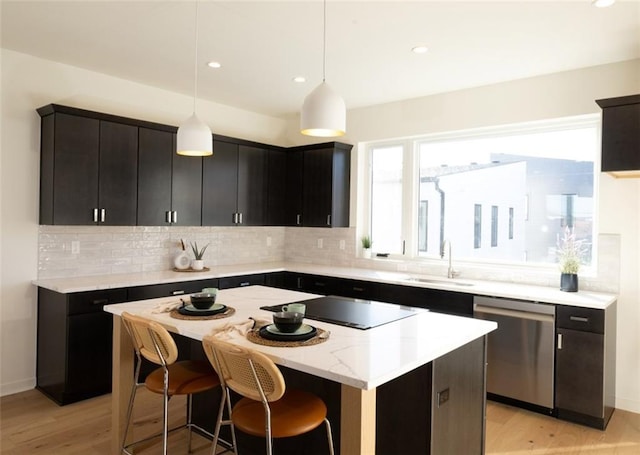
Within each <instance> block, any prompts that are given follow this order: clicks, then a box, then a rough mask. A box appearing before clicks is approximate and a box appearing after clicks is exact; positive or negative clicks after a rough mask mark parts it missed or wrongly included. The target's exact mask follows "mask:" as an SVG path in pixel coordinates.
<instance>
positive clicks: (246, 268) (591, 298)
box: [33, 262, 617, 310]
mask: <svg viewBox="0 0 640 455" xmlns="http://www.w3.org/2000/svg"><path fill="white" fill-rule="evenodd" d="M284 271H287V272H294V273H306V274H312V275H323V276H329V277H336V278H344V279H356V280H364V281H373V282H379V283H387V284H396V285H398V284H399V285H402V286H414V287H423V288H430V289H441V290H445V291H455V292H463V293H468V294H474V295H485V296H491V297H503V298H508V299H519V300H529V301H535V302H543V303H551V304H559V305H571V306H578V307H584V308H592V309H599V310H602V309H605V308H607V307H608V306H609V305H611V304H612V303H613V302H615V301H616V299H617V296H615V295H613V294H606V293H600V292H590V291H580V292H562V291H560V290H559V289H556V288H551V287H545V286H534V285H526V284H517V283H505V282H499V281H488V280H466V279H447V278H443V277H434V276H426V275H420V274H408V273H403V272H392V271H383V270H374V269H365V268H355V267H338V266H327V265H317V264H301V263H292V262H271V263H253V264H240V265H226V266H217V267H213V268H212V269H211V270H209V271H205V272H199V273H183V272H175V271H172V270H166V271H160V272H142V273H130V274H113V275H94V276H83V277H71V278H48V279H42V280H34V281H33V284H34V285H36V286H39V287H43V288H47V289H50V290H52V291H56V292H60V293H63V294H69V293H73V292H85V291H95V290H100V289H114V288H125V287H132V286H146V285H153V284H162V283H175V282H181V281H191V280H203V279H209V278H224V277H230V276H238V275H251V274H259V273H274V272H284ZM415 278H422V279H423V280H424V281H419V280H416V279H415Z"/></svg>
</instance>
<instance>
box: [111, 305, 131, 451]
mask: <svg viewBox="0 0 640 455" xmlns="http://www.w3.org/2000/svg"><path fill="white" fill-rule="evenodd" d="M133 369H134V351H133V344H132V343H131V338H130V337H129V334H128V333H127V329H126V328H125V327H124V325H123V323H122V318H121V317H120V316H117V315H115V314H114V315H113V370H112V386H111V409H112V415H111V453H120V452H121V451H122V438H123V437H124V429H125V425H126V418H127V409H128V407H129V397H130V396H131V388H132V387H133V382H134V381H133ZM133 433H134V430H133V428H132V429H131V430H130V431H129V433H128V434H127V442H131V441H133Z"/></svg>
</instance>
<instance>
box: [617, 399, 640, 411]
mask: <svg viewBox="0 0 640 455" xmlns="http://www.w3.org/2000/svg"><path fill="white" fill-rule="evenodd" d="M616 409H622V410H623V411H629V412H635V413H636V414H640V401H638V400H629V399H626V398H620V397H616Z"/></svg>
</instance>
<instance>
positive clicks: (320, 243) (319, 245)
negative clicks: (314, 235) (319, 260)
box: [318, 239, 324, 248]
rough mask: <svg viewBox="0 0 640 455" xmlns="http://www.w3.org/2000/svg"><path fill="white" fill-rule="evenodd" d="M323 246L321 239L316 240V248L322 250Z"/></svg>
mask: <svg viewBox="0 0 640 455" xmlns="http://www.w3.org/2000/svg"><path fill="white" fill-rule="evenodd" d="M323 244H324V242H323V241H322V239H318V248H322V245H323Z"/></svg>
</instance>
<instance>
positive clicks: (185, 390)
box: [122, 312, 220, 455]
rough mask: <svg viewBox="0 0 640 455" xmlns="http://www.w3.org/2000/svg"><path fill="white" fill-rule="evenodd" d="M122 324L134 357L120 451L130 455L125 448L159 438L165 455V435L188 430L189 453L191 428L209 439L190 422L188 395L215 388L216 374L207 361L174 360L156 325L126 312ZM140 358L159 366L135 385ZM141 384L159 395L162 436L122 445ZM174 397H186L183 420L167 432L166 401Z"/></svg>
mask: <svg viewBox="0 0 640 455" xmlns="http://www.w3.org/2000/svg"><path fill="white" fill-rule="evenodd" d="M122 321H123V322H124V326H125V327H126V329H127V332H129V335H130V336H131V340H132V342H133V347H134V349H135V352H136V356H137V358H138V362H137V366H136V370H135V378H134V384H133V387H132V390H131V397H130V398H129V408H128V411H127V424H126V427H125V433H124V438H123V440H122V452H124V453H126V454H131V452H130V451H129V449H130V448H131V447H132V446H134V445H136V444H140V443H141V442H144V441H148V440H150V439H153V438H156V437H158V436H160V435H162V448H163V452H162V453H163V454H165V455H166V454H167V438H168V435H169V432H170V431H174V430H178V429H181V428H185V427H186V428H188V430H189V452H191V430H192V428H197V429H198V430H199V431H202V432H203V433H205V434H207V435H209V436H210V437H213V435H212V434H211V433H209V432H208V431H206V430H204V429H203V428H201V427H199V426H197V425H195V424H193V423H192V422H191V404H192V401H191V400H192V395H193V394H194V393H198V392H204V391H205V390H209V389H213V388H214V387H218V386H219V385H220V380H219V379H218V375H217V374H216V373H215V371H214V370H213V369H212V368H211V365H210V364H209V362H207V361H195V360H181V361H176V360H177V358H178V348H177V346H176V343H175V341H174V340H173V338H172V337H171V335H170V334H169V332H168V331H167V330H166V329H165V328H164V327H162V325H160V324H158V323H157V322H154V321H151V320H149V319H145V318H142V317H140V316H135V315H132V314H130V313H126V312H125V313H122ZM142 357H144V358H145V359H147V360H149V361H150V362H153V363H155V364H157V365H160V368H157V369H155V370H154V371H152V372H151V373H150V374H149V375H148V376H147V378H146V380H145V381H144V383H140V382H139V377H140V364H141V361H142ZM141 385H144V386H145V387H146V388H147V389H148V390H150V391H151V392H154V393H159V394H162V395H163V398H164V401H163V430H162V433H159V434H156V435H153V436H150V437H147V438H144V439H141V440H138V441H135V442H133V443H130V444H126V441H127V433H128V431H129V426H130V423H131V415H132V413H133V403H134V399H135V396H136V391H137V389H138V387H139V386H141ZM174 395H187V396H188V397H187V421H186V424H184V425H181V426H178V427H176V428H172V429H169V407H168V406H169V399H171V397H173V396H174Z"/></svg>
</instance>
